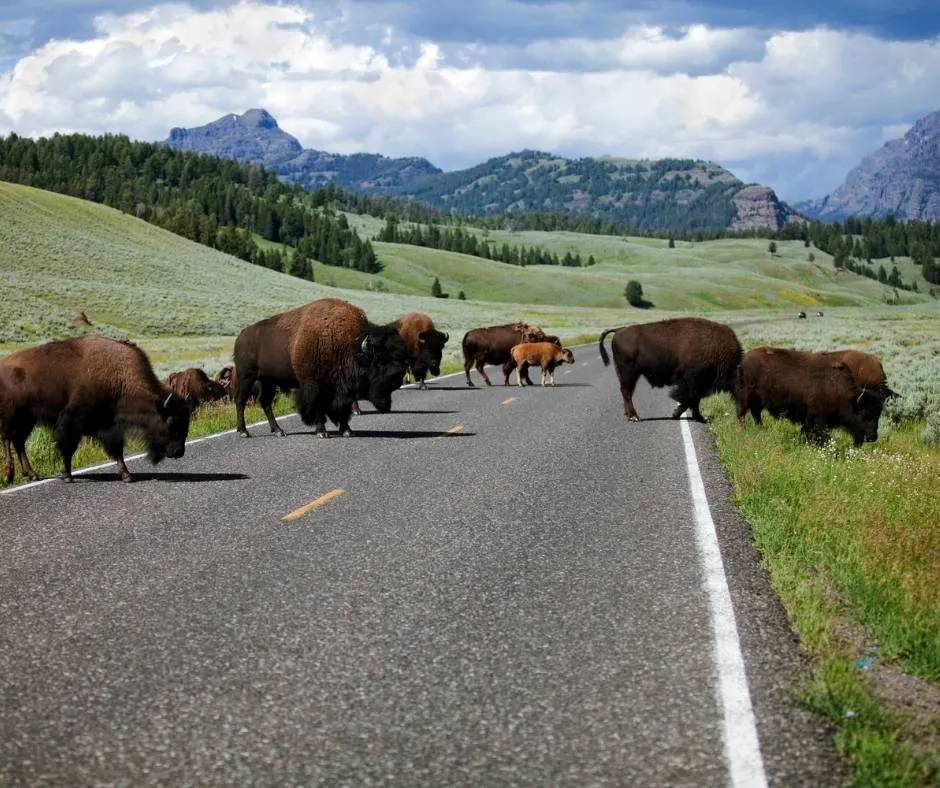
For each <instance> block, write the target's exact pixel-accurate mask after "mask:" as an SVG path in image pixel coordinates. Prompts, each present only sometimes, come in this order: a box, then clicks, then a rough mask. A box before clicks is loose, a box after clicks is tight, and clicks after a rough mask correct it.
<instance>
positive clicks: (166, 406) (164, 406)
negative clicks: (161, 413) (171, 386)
mask: <svg viewBox="0 0 940 788" xmlns="http://www.w3.org/2000/svg"><path fill="white" fill-rule="evenodd" d="M171 399H173V392H172V391H171V392H170V393H169V394H167V395H166V399H165V400H163V409H164V410H166V409H167V408H168V407H169V406H170V400H171Z"/></svg>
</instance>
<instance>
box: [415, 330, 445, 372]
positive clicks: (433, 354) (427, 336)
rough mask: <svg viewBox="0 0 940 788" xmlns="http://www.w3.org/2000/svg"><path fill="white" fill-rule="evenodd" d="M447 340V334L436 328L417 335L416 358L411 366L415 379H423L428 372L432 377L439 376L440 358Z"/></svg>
mask: <svg viewBox="0 0 940 788" xmlns="http://www.w3.org/2000/svg"><path fill="white" fill-rule="evenodd" d="M448 339H450V335H449V334H445V333H443V332H441V331H438V330H437V329H436V328H428V329H425V330H424V331H422V332H421V333H420V334H418V356H417V358H416V359H414V361H413V363H412V365H411V371H412V372H414V374H415V377H416V378H424V376H425V374H426V373H427V372H429V371H430V373H431V374H432V375H440V374H441V356H443V355H444V345H445V344H446V343H447V340H448Z"/></svg>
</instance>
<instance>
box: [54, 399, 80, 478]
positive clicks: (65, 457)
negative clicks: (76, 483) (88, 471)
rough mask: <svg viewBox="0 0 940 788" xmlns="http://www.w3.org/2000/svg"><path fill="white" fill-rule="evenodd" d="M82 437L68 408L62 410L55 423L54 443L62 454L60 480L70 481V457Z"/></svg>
mask: <svg viewBox="0 0 940 788" xmlns="http://www.w3.org/2000/svg"><path fill="white" fill-rule="evenodd" d="M81 439H82V433H81V430H80V429H79V427H78V424H76V423H75V420H74V419H73V418H72V414H71V413H69V411H68V410H64V411H62V413H60V414H59V418H58V420H57V421H56V425H55V444H56V448H58V450H59V454H61V455H62V481H65V482H71V481H72V457H73V456H74V454H75V450H76V449H77V448H78V444H79V442H80V441H81Z"/></svg>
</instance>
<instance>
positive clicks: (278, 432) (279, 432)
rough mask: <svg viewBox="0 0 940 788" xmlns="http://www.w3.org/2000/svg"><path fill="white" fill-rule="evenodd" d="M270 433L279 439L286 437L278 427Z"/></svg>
mask: <svg viewBox="0 0 940 788" xmlns="http://www.w3.org/2000/svg"><path fill="white" fill-rule="evenodd" d="M271 432H273V433H274V434H275V435H277V436H278V437H279V438H283V437H284V436H285V435H287V433H286V432H284V430H282V429H281V428H280V427H278V428H277V429H276V430H271Z"/></svg>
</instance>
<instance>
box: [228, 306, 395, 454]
mask: <svg viewBox="0 0 940 788" xmlns="http://www.w3.org/2000/svg"><path fill="white" fill-rule="evenodd" d="M234 355H235V378H236V380H237V382H238V390H237V392H236V394H235V416H236V430H237V431H238V432H239V434H241V435H244V436H245V437H248V429H247V428H246V427H245V403H246V402H247V401H248V398H249V397H250V396H251V392H252V387H253V386H254V384H255V381H258V382H260V384H261V393H260V396H259V397H258V402H259V404H260V405H261V407H262V408H263V409H264V413H265V415H266V416H267V417H268V424H269V425H270V427H271V432H273V433H276V434H278V435H283V434H284V431H283V430H282V429H281V427H280V425H278V423H277V420H276V419H275V418H274V412H273V411H272V410H271V403H272V401H273V400H274V395H275V393H276V391H277V388H278V387H279V386H280V387H281V388H285V389H296V391H295V392H294V401H295V404H296V406H297V412H298V413H299V414H300V418H301V419H302V420H303V422H304V424H311V425H313V428H314V431H315V432H316V433H317V435H319V436H321V437H324V438H326V437H328V433H327V431H326V419H327V418H329V419H330V420H331V421H332V422H333V423H334V424H336V425H337V426H338V427H339V430H340V433H341V434H343V435H351V434H352V431H351V430H350V428H349V419H350V416H351V415H352V410H353V403H354V402H355V401H356V400H357V399H358V398H360V397H361V398H363V399H368V400H370V401H371V402H372V404H373V405H375V407H376V409H377V410H378V411H379V412H380V413H388V411H389V410H391V407H392V392H393V391H395V389H398V388H400V387H401V384H402V381H403V380H404V377H405V371H406V369H407V368H408V359H409V356H408V347H407V346H406V344H405V340H404V339H402V336H401V334H400V333H399V332H398V329H397V328H396V327H395V326H394V325H376V324H374V323H371V322H369V319H368V318H367V317H366V313H365V312H363V311H362V310H361V309H360V308H359V307H357V306H354V305H353V304H350V303H349V302H348V301H343V300H341V299H339V298H321V299H318V300H316V301H312V302H310V303H309V304H306V305H304V306H300V307H296V308H295V309H291V310H288V311H287V312H283V313H281V314H279V315H274V316H273V317H269V318H267V319H265V320H261V321H260V322H258V323H254V324H252V325H250V326H248V327H247V328H246V329H244V330H243V331H242V332H241V333H240V334H239V335H238V337H237V338H236V340H235V354H234Z"/></svg>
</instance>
